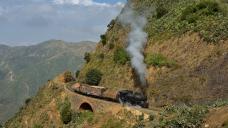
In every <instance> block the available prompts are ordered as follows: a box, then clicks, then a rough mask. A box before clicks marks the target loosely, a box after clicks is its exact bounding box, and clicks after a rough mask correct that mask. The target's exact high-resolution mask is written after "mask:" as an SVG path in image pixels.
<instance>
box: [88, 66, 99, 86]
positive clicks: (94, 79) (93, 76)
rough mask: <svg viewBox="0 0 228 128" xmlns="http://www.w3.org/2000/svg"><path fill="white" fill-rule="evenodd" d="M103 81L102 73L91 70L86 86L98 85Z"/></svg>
mask: <svg viewBox="0 0 228 128" xmlns="http://www.w3.org/2000/svg"><path fill="white" fill-rule="evenodd" d="M101 79H102V73H101V72H100V71H99V70H97V69H91V70H89V71H88V72H87V73H86V79H85V82H86V84H89V85H98V84H99V83H100V81H101Z"/></svg>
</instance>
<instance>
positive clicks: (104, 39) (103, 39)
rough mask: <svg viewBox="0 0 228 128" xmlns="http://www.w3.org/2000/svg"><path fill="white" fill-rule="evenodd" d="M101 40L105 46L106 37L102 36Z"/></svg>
mask: <svg viewBox="0 0 228 128" xmlns="http://www.w3.org/2000/svg"><path fill="white" fill-rule="evenodd" d="M100 38H101V43H102V44H103V46H104V45H106V36H105V35H101V36H100Z"/></svg>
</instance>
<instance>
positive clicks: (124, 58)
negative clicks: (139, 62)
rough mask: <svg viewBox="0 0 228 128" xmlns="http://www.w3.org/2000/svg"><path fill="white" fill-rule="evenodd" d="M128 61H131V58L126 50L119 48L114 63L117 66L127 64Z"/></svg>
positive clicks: (115, 53)
mask: <svg viewBox="0 0 228 128" xmlns="http://www.w3.org/2000/svg"><path fill="white" fill-rule="evenodd" d="M128 61H130V57H129V55H128V53H127V52H126V50H125V49H123V48H119V49H117V50H116V51H115V52H114V62H115V63H116V64H122V65H124V64H126V63H127V62H128Z"/></svg>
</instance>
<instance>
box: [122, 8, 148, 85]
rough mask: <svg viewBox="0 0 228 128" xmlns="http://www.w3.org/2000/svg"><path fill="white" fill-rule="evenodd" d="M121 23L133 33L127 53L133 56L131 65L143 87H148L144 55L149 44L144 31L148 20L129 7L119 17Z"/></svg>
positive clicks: (130, 36)
mask: <svg viewBox="0 0 228 128" xmlns="http://www.w3.org/2000/svg"><path fill="white" fill-rule="evenodd" d="M118 20H119V21H120V23H121V24H122V25H124V26H130V28H131V31H130V33H129V35H128V47H127V49H126V50H127V51H128V53H129V54H130V55H131V65H132V67H133V69H134V70H135V71H136V73H137V75H138V77H139V80H140V82H141V85H142V86H144V87H145V86H146V85H147V84H146V78H145V77H146V65H145V63H144V55H143V53H142V51H143V49H144V47H145V44H146V42H147V33H146V32H144V31H143V28H144V26H145V25H146V23H147V20H146V18H145V17H144V16H142V15H139V14H136V12H135V11H133V10H132V9H131V7H130V6H129V5H127V6H126V7H125V8H124V9H123V11H122V13H121V15H120V16H119V17H118Z"/></svg>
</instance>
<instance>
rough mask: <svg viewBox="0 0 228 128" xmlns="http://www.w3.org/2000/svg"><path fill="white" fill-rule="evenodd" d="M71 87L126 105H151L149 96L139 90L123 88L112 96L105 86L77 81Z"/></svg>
mask: <svg viewBox="0 0 228 128" xmlns="http://www.w3.org/2000/svg"><path fill="white" fill-rule="evenodd" d="M71 88H72V89H73V91H75V92H77V93H80V94H83V95H86V96H90V97H94V98H99V99H103V100H109V101H114V102H118V103H121V104H124V105H130V106H139V107H142V108H148V106H149V105H148V102H147V97H146V96H144V95H143V94H142V93H139V92H133V91H130V90H121V91H118V92H115V95H114V96H110V95H107V94H106V93H105V92H106V91H107V88H105V87H100V86H90V85H86V84H79V83H75V84H74V85H72V86H71Z"/></svg>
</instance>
